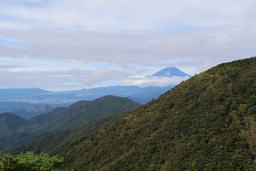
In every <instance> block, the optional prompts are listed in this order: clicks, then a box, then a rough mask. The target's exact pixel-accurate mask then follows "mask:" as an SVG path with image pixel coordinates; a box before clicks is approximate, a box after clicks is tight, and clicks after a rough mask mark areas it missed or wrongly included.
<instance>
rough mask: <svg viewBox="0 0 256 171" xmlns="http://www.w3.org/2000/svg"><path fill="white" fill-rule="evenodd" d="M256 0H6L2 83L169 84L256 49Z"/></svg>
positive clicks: (0, 6)
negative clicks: (169, 76) (172, 75)
mask: <svg viewBox="0 0 256 171" xmlns="http://www.w3.org/2000/svg"><path fill="white" fill-rule="evenodd" d="M255 11H256V1H255V0H246V1H241V0H224V1H223V0H214V1H213V0H193V1H191V0H140V1H138V0H129V1H123V0H91V1H89V0H72V1H71V0H11V1H10V0H1V1H0V88H14V87H20V88H28V87H40V88H45V89H49V90H65V89H80V88H90V87H98V86H108V85H117V84H121V85H141V84H144V83H147V85H148V84H152V85H165V84H169V83H171V82H173V81H174V80H165V79H163V80H162V81H161V80H148V79H149V78H148V77H145V76H147V75H151V74H152V73H154V72H156V71H158V70H160V69H162V68H164V67H167V66H175V67H178V68H180V69H181V70H183V71H184V72H186V73H188V74H190V75H193V74H195V73H199V72H202V71H204V70H206V69H208V68H210V67H212V66H214V65H216V64H218V63H222V62H226V61H231V60H235V59H241V58H246V57H250V56H254V55H255V54H256V53H255V51H256V49H255V45H256V23H255V21H256V13H255Z"/></svg>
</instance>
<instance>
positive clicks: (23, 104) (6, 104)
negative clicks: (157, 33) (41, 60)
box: [0, 67, 190, 116]
mask: <svg viewBox="0 0 256 171" xmlns="http://www.w3.org/2000/svg"><path fill="white" fill-rule="evenodd" d="M188 78H190V75H188V74H186V73H184V72H183V71H181V70H179V69H178V68H175V67H169V68H164V69H162V70H160V71H158V72H156V73H155V74H153V75H152V76H145V77H144V78H139V79H138V78H136V79H133V80H130V81H128V80H127V81H126V82H125V83H124V85H116V86H108V87H97V88H91V89H80V90H74V91H61V92H53V91H46V90H43V89H39V88H27V89H0V113H1V112H14V113H16V112H17V111H20V112H21V111H23V112H25V115H26V116H31V115H35V114H38V110H39V113H40V111H41V110H44V109H45V105H43V104H51V105H54V106H59V105H61V106H66V105H67V104H71V103H74V102H76V101H79V100H84V99H86V100H93V99H96V98H99V97H102V96H106V95H115V96H120V97H127V98H130V99H132V100H134V101H136V102H138V103H141V104H143V103H147V102H149V101H151V100H152V99H155V98H157V97H158V96H160V95H161V94H163V93H164V92H166V91H168V90H169V89H171V88H173V87H174V86H175V85H177V84H178V83H179V82H181V81H184V80H186V79H188ZM137 84H139V85H140V86H137ZM151 85H155V86H151ZM32 107H34V108H32ZM14 108H15V109H14ZM26 111H33V112H32V114H31V113H29V112H26ZM34 111H36V112H34ZM23 112H22V113H23Z"/></svg>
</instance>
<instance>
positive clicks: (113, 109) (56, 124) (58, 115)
mask: <svg viewBox="0 0 256 171" xmlns="http://www.w3.org/2000/svg"><path fill="white" fill-rule="evenodd" d="M138 106H139V104H137V103H136V102H133V101H132V100H129V99H127V98H121V97H115V96H105V97H102V98H99V99H96V100H93V101H79V102H77V103H75V104H73V105H71V106H69V107H67V108H56V109H55V110H53V111H51V112H49V113H48V114H44V115H39V116H36V117H34V118H31V119H29V120H26V119H23V118H20V117H18V116H16V115H14V114H8V116H9V115H10V116H13V117H8V118H9V119H8V120H6V119H4V116H5V114H2V115H0V122H1V123H2V124H1V125H2V126H1V125H0V132H1V134H0V151H1V150H6V149H8V148H12V147H16V146H20V145H24V144H26V143H30V142H32V141H34V140H36V139H38V138H40V137H43V136H45V135H47V134H49V133H53V132H56V131H62V130H67V129H72V128H79V127H81V126H83V125H85V124H86V123H89V122H91V121H93V120H96V119H99V118H104V117H108V116H111V115H115V114H119V113H121V112H125V111H128V110H131V109H135V108H137V107H138ZM14 116H15V117H14ZM1 118H3V119H1ZM12 118H20V120H22V122H20V124H21V123H23V122H24V124H22V125H20V126H19V127H18V128H17V129H16V127H15V129H7V128H8V127H10V126H12V127H13V125H12V124H11V123H12V122H11V121H12ZM9 120H10V121H9ZM7 121H8V122H7ZM8 123H10V124H8ZM4 125H6V126H5V127H4ZM18 125H19V124H17V126H18ZM2 134H3V135H2Z"/></svg>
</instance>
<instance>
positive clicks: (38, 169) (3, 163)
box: [0, 153, 63, 171]
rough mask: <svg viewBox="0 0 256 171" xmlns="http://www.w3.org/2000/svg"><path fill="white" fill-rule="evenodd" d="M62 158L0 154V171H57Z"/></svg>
mask: <svg viewBox="0 0 256 171" xmlns="http://www.w3.org/2000/svg"><path fill="white" fill-rule="evenodd" d="M62 162H63V159H62V158H59V157H58V156H52V157H50V156H49V155H47V154H40V155H34V154H33V153H25V154H20V155H17V156H13V155H11V154H0V170H1V171H53V170H59V166H60V164H61V163H62Z"/></svg>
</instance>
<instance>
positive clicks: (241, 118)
mask: <svg viewBox="0 0 256 171" xmlns="http://www.w3.org/2000/svg"><path fill="white" fill-rule="evenodd" d="M255 76H256V58H255V57H253V58H249V59H244V60H238V61H234V62H230V63H225V64H220V65H218V66H216V67H214V68H211V69H209V70H207V71H206V72H203V73H201V74H198V75H196V76H194V77H192V78H191V79H189V80H187V81H184V82H182V83H181V84H180V85H178V86H177V87H175V88H174V89H172V90H171V91H168V92H167V93H165V94H163V95H162V96H160V97H159V98H158V99H157V100H153V101H152V102H150V103H148V104H146V105H143V106H141V107H139V108H138V109H135V110H134V111H132V112H130V113H129V114H128V115H127V116H126V117H125V118H124V119H120V120H118V121H115V122H114V123H112V124H110V125H108V126H106V127H105V128H103V129H100V130H99V131H97V132H95V133H94V134H92V135H91V136H89V137H86V138H84V139H83V140H81V141H79V142H77V143H76V144H73V145H72V146H71V147H69V148H67V149H66V150H65V151H63V152H61V153H60V155H62V156H63V157H64V159H65V160H64V162H65V164H64V166H63V168H65V169H70V168H75V169H78V170H253V169H255V151H256V131H255V130H256V119H255V118H256V117H255V116H256V77H255Z"/></svg>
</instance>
